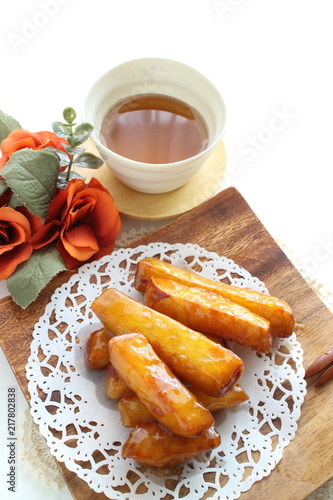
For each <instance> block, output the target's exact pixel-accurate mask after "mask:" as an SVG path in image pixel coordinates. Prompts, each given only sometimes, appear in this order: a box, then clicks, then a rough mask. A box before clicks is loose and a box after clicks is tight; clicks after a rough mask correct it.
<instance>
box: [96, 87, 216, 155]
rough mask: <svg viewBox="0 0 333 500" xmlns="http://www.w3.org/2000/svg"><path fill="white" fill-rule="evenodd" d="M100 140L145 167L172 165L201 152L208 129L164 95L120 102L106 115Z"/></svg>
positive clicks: (186, 107) (190, 110) (190, 109)
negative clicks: (149, 165) (143, 164)
mask: <svg viewBox="0 0 333 500" xmlns="http://www.w3.org/2000/svg"><path fill="white" fill-rule="evenodd" d="M100 136H101V141H102V143H103V144H104V145H105V146H107V147H108V148H109V149H110V150H112V151H114V152H115V153H117V154H119V155H121V156H125V157H126V158H130V159H131V160H136V161H140V162H144V163H152V164H160V163H171V162H177V161H181V160H184V159H186V158H190V157H192V156H195V155H197V154H198V153H200V152H201V151H204V150H205V149H206V147H207V144H208V131H207V126H206V124H205V122H204V120H203V118H202V117H201V115H200V114H199V113H198V112H197V111H196V110H195V109H194V108H193V107H191V106H189V105H188V104H186V103H185V102H183V101H181V100H179V99H175V98H174V97H170V96H167V95H163V94H143V95H140V96H136V97H132V98H130V99H127V100H125V101H121V102H120V103H118V104H117V105H116V106H114V107H113V108H111V109H110V110H109V111H108V113H107V114H106V116H105V118H104V120H103V122H102V126H101V130H100Z"/></svg>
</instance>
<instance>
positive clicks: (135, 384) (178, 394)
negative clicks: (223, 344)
mask: <svg viewBox="0 0 333 500" xmlns="http://www.w3.org/2000/svg"><path fill="white" fill-rule="evenodd" d="M109 349H110V360H111V363H112V364H113V366H114V367H115V369H116V370H117V372H118V374H119V376H120V377H121V379H122V380H123V381H124V382H125V383H126V385H127V386H128V387H129V388H130V389H132V391H134V392H135V394H137V396H138V397H139V399H140V401H141V403H142V404H143V405H144V406H145V407H146V408H147V409H148V410H149V412H150V413H151V415H152V416H153V417H154V419H155V420H157V421H158V422H159V423H160V424H161V425H163V426H164V427H165V428H166V429H168V430H169V431H170V432H171V433H172V434H174V435H175V436H186V437H191V436H195V435H197V434H200V433H201V432H203V431H204V430H206V429H208V428H209V427H211V426H212V425H213V424H214V418H213V416H212V415H211V413H210V412H209V411H208V410H207V409H206V408H204V406H202V405H201V404H200V402H199V401H198V400H197V398H196V397H195V396H193V395H192V394H191V393H190V392H189V391H188V389H187V388H186V387H185V386H184V385H183V384H182V383H181V382H180V380H179V379H177V377H176V376H175V375H174V374H173V373H172V372H171V370H170V369H169V367H168V366H167V365H166V364H165V363H164V362H163V361H162V360H161V359H160V358H159V357H158V356H157V354H156V353H155V351H154V350H153V348H152V346H151V345H150V344H149V342H148V340H147V339H146V337H144V336H143V335H141V334H136V333H129V334H127V335H120V336H118V337H114V338H112V339H111V340H110V342H109Z"/></svg>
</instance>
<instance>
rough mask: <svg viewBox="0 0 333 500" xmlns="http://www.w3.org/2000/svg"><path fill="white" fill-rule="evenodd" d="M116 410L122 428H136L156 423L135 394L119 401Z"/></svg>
mask: <svg viewBox="0 0 333 500" xmlns="http://www.w3.org/2000/svg"><path fill="white" fill-rule="evenodd" d="M118 410H119V414H120V420H121V423H122V424H123V426H124V427H136V426H137V425H142V424H147V423H149V422H155V421H156V420H155V419H154V418H153V416H152V414H151V413H150V411H149V410H148V408H146V407H145V406H144V405H143V404H142V403H141V401H140V399H139V398H138V396H137V395H136V394H133V395H132V396H124V397H123V398H121V399H119V401H118Z"/></svg>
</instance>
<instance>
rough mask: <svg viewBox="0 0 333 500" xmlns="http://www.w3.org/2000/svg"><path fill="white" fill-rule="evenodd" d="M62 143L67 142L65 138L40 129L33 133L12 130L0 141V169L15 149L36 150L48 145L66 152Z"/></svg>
mask: <svg viewBox="0 0 333 500" xmlns="http://www.w3.org/2000/svg"><path fill="white" fill-rule="evenodd" d="M64 144H68V142H67V140H66V139H63V138H61V137H58V136H57V135H56V134H54V133H53V132H48V131H42V132H36V133H33V132H28V130H23V129H17V130H14V131H13V132H11V133H10V134H9V135H8V137H6V139H4V140H3V141H2V143H1V152H2V157H1V158H0V170H1V169H2V168H3V167H4V166H5V165H6V163H7V161H8V160H9V158H10V157H11V156H12V154H13V153H15V151H19V150H20V149H24V148H30V149H36V150H37V149H44V148H48V147H50V148H56V149H60V150H62V151H64V152H66V150H65V149H64V147H63V145H64ZM65 169H66V167H63V168H62V170H65Z"/></svg>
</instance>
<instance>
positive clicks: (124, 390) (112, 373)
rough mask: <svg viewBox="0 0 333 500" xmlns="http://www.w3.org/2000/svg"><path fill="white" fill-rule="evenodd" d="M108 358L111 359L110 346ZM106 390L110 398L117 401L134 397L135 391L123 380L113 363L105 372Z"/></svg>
mask: <svg viewBox="0 0 333 500" xmlns="http://www.w3.org/2000/svg"><path fill="white" fill-rule="evenodd" d="M108 357H109V359H110V355H109V346H108ZM105 390H106V394H107V395H108V396H109V398H111V399H113V400H115V401H118V400H119V399H121V398H124V397H127V396H132V395H133V391H132V390H131V389H130V388H129V387H127V385H126V384H125V382H124V381H123V380H121V378H120V377H119V375H118V373H117V370H116V369H115V367H114V366H113V364H112V363H109V364H108V365H107V367H106V370H105Z"/></svg>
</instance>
